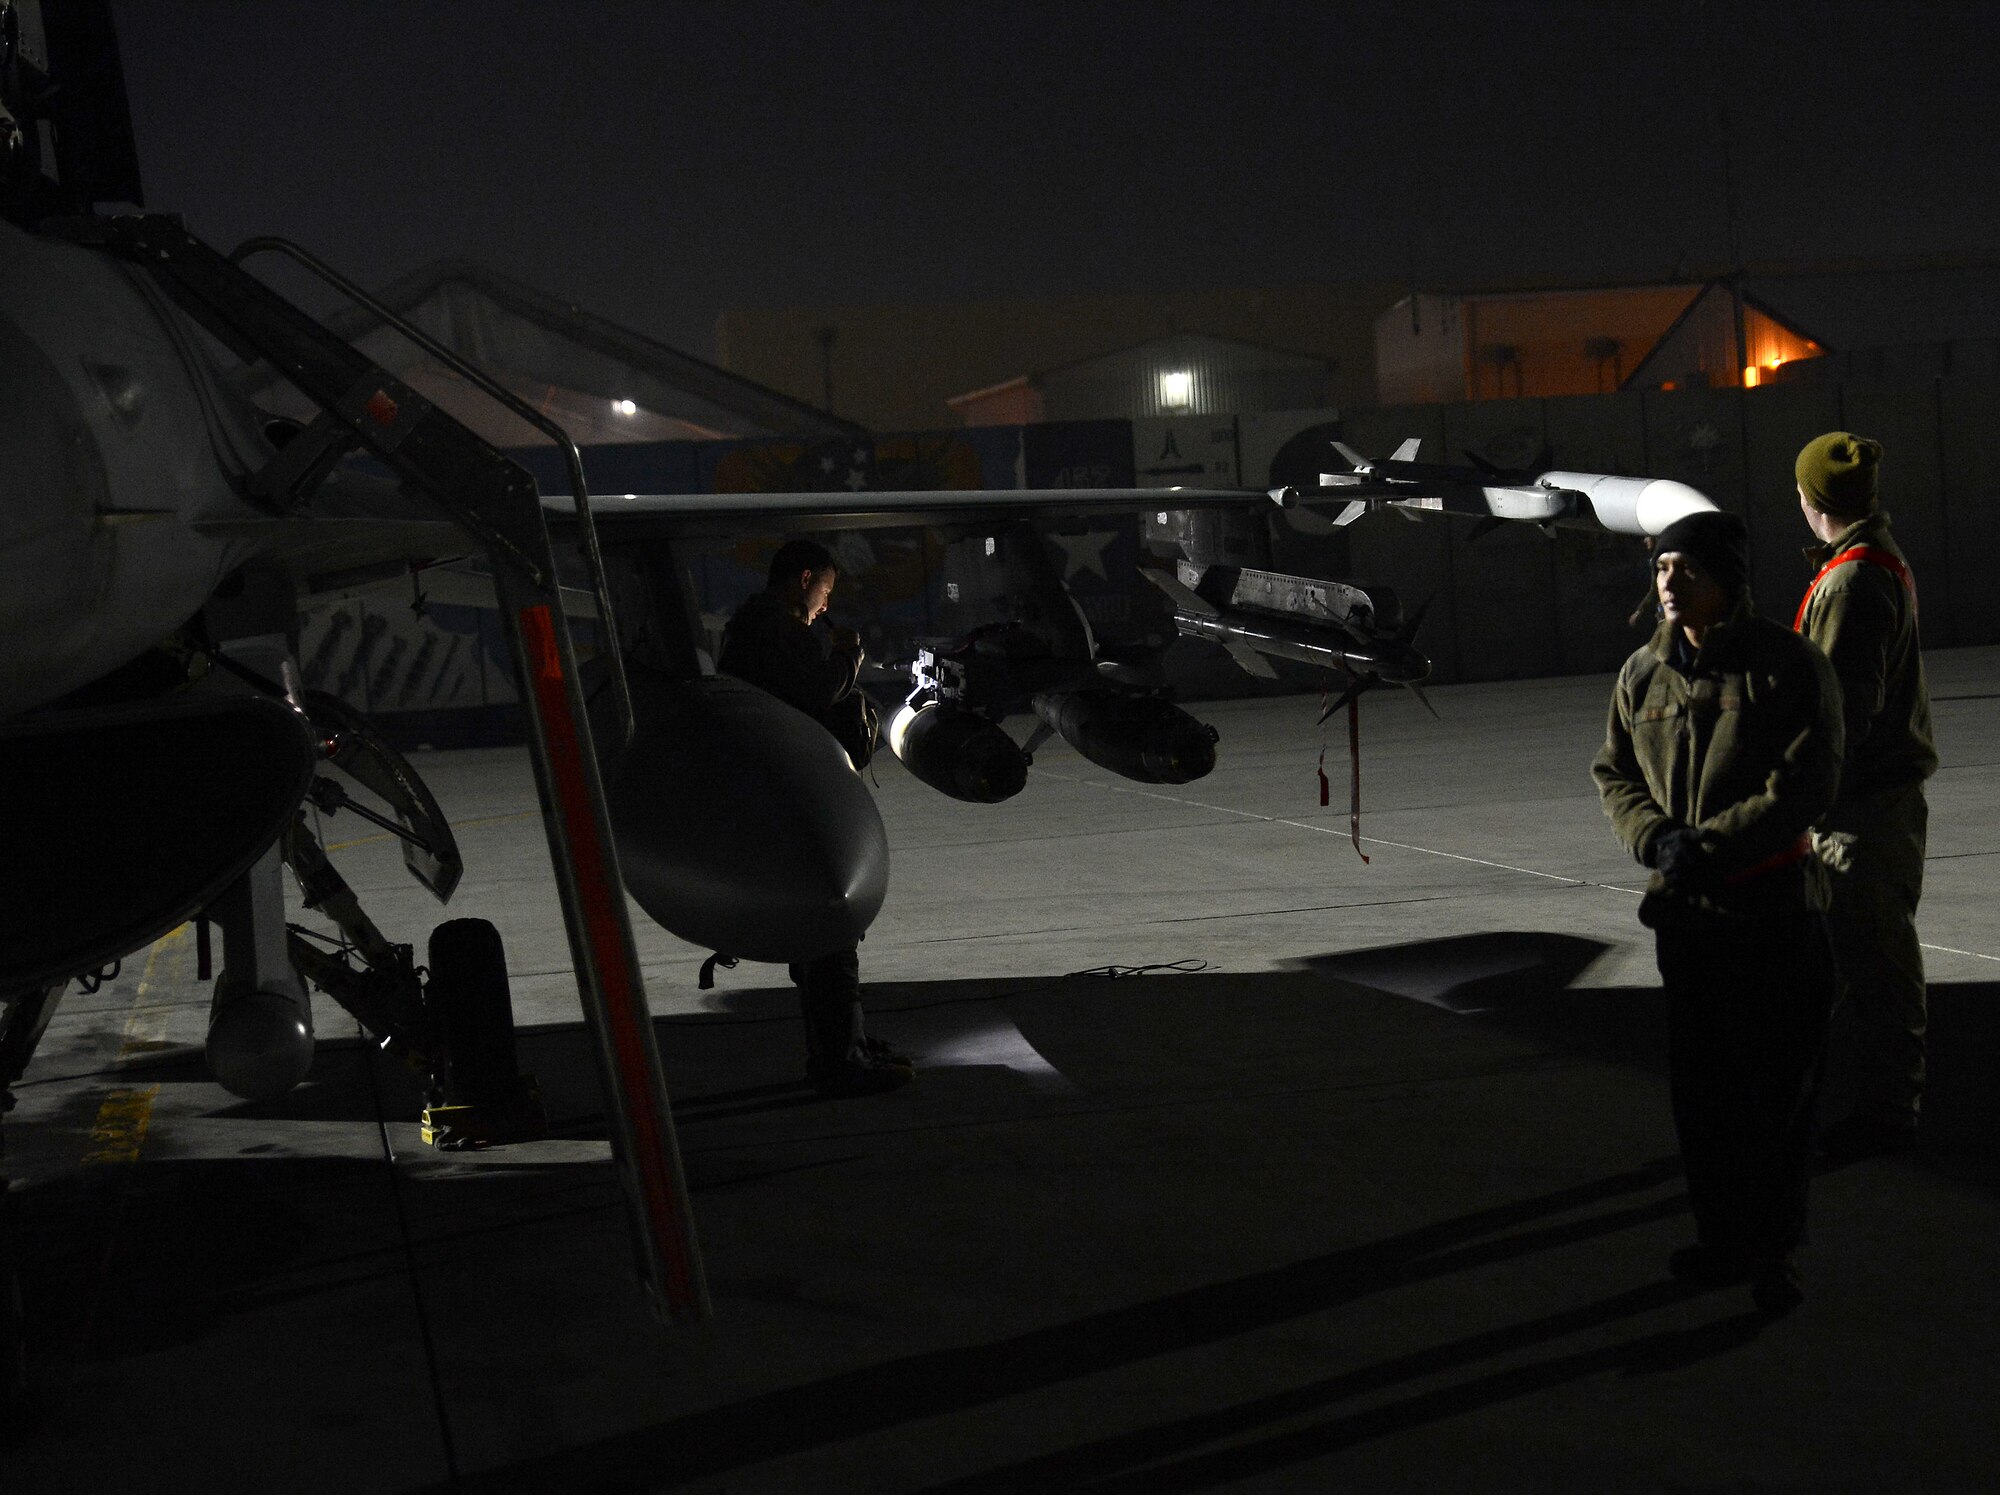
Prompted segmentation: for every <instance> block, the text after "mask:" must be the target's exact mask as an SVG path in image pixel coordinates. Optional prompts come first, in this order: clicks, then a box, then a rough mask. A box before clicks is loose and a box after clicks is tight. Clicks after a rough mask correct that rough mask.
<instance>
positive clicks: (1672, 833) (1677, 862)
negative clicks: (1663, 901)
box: [1646, 825, 1708, 893]
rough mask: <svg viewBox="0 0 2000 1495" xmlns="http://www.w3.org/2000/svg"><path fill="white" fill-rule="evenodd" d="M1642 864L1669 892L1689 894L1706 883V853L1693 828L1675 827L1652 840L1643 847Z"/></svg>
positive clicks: (1698, 832) (1697, 833)
mask: <svg viewBox="0 0 2000 1495" xmlns="http://www.w3.org/2000/svg"><path fill="white" fill-rule="evenodd" d="M1646 862H1647V865H1648V866H1650V867H1652V868H1653V870H1654V871H1656V872H1658V873H1659V874H1660V880H1661V881H1662V882H1664V883H1665V884H1666V885H1667V887H1668V889H1669V890H1670V891H1673V892H1677V893H1684V892H1689V891H1691V890H1692V889H1694V888H1696V887H1698V886H1699V885H1700V884H1701V883H1703V882H1704V881H1706V880H1707V873H1708V853H1707V852H1706V851H1704V850H1702V846H1701V832H1700V831H1698V830H1696V829H1695V828H1694V827H1693V826H1687V825H1682V826H1676V827H1675V828H1674V829H1672V830H1669V831H1661V832H1660V833H1659V834H1658V835H1657V836H1655V837H1653V839H1652V840H1651V841H1648V842H1647V843H1646Z"/></svg>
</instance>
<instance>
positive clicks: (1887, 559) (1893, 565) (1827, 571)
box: [1792, 545, 1917, 633]
mask: <svg viewBox="0 0 2000 1495" xmlns="http://www.w3.org/2000/svg"><path fill="white" fill-rule="evenodd" d="M1856 561H1866V562H1867V563H1868V564H1869V565H1871V566H1880V567H1881V568H1882V569H1883V570H1884V571H1887V572H1888V573H1889V574H1890V575H1892V576H1894V577H1895V578H1896V580H1898V581H1900V582H1901V583H1902V584H1903V590H1904V591H1906V592H1908V593H1909V594H1910V611H1911V612H1915V611H1916V610H1917V579H1916V578H1915V577H1914V576H1912V575H1910V568H1909V567H1908V566H1906V565H1904V564H1903V562H1902V559H1901V557H1899V556H1896V555H1893V554H1891V553H1890V552H1889V551H1886V550H1884V549H1882V548H1881V547H1880V546H1879V545H1855V546H1852V547H1850V548H1849V549H1846V550H1843V551H1841V553H1840V554H1839V555H1837V556H1835V557H1834V558H1833V559H1832V560H1830V561H1828V562H1827V563H1826V564H1825V565H1824V566H1821V567H1820V568H1819V571H1818V573H1817V574H1816V575H1815V576H1814V577H1813V579H1812V582H1811V584H1810V585H1809V586H1807V587H1806V594H1805V596H1803V597H1801V598H1800V599H1799V611H1798V616H1797V617H1795V618H1793V619H1792V632H1794V633H1803V632H1804V631H1805V626H1806V609H1807V608H1808V607H1811V606H1812V600H1813V593H1814V592H1817V591H1818V590H1819V584H1820V583H1821V582H1823V581H1825V580H1826V579H1827V577H1829V576H1831V575H1832V574H1833V573H1834V572H1836V571H1838V570H1839V569H1840V568H1841V567H1842V566H1848V565H1852V564H1853V563H1854V562H1856Z"/></svg>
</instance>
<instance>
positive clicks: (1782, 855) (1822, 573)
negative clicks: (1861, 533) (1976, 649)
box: [1723, 545, 1917, 885]
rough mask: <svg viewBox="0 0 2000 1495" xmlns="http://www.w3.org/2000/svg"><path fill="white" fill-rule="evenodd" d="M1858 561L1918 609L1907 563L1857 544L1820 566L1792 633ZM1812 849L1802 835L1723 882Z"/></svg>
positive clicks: (1789, 862)
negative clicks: (1891, 581) (1886, 576)
mask: <svg viewBox="0 0 2000 1495" xmlns="http://www.w3.org/2000/svg"><path fill="white" fill-rule="evenodd" d="M1856 561H1864V562H1866V563H1867V564H1869V565H1871V566H1880V567H1881V568H1882V569H1883V570H1884V571H1887V572H1889V573H1890V574H1892V575H1893V576H1895V578H1896V579H1897V580H1898V581H1900V582H1902V584H1903V589H1904V590H1905V591H1907V592H1908V593H1909V594H1910V610H1911V611H1912V612H1914V611H1915V610H1916V606H1917V582H1916V578H1915V577H1913V576H1911V575H1910V568H1909V567H1908V566H1906V565H1904V564H1903V562H1902V561H1901V560H1900V559H1899V558H1898V557H1896V556H1894V555H1892V554H1891V553H1890V552H1888V551H1886V550H1883V549H1882V548H1881V547H1880V546H1876V545H1856V546H1853V547H1851V548H1850V549H1847V550H1843V551H1841V553H1840V554H1839V555H1837V556H1834V557H1833V558H1832V559H1831V560H1829V561H1828V562H1827V563H1826V564H1825V565H1824V566H1821V567H1820V568H1819V571H1818V573H1817V574H1815V575H1814V577H1813V579H1812V582H1811V583H1810V584H1809V585H1808V586H1807V587H1806V594H1805V596H1803V597H1801V598H1800V599H1799V611H1798V616H1797V617H1795V618H1793V619H1792V632H1794V633H1801V632H1803V631H1804V630H1805V623H1806V608H1807V607H1809V606H1811V604H1812V599H1813V593H1814V592H1816V591H1818V590H1819V584H1820V583H1821V582H1823V581H1825V580H1826V579H1827V577H1828V576H1830V575H1832V574H1833V573H1834V572H1835V571H1837V570H1838V569H1839V568H1840V567H1842V566H1849V565H1853V564H1854V563H1855V562H1856ZM1809 850H1811V843H1810V842H1809V841H1808V839H1807V838H1806V837H1804V836H1800V837H1799V838H1798V840H1796V841H1794V842H1793V843H1792V844H1791V845H1789V846H1787V847H1786V848H1785V849H1784V850H1783V851H1780V852H1778V853H1777V854H1776V855H1775V856H1769V857H1766V858H1765V859H1764V860H1763V861H1761V862H1759V863H1757V865H1756V866H1754V867H1745V868H1744V869H1743V870H1742V871H1741V872H1737V873H1733V874H1732V875H1730V876H1729V877H1726V878H1724V879H1723V881H1724V882H1726V883H1729V884H1731V885H1734V884H1737V883H1744V882H1748V881H1750V879H1751V878H1753V877H1761V876H1762V875H1763V874H1764V873H1766V872H1775V871H1777V870H1778V868H1780V867H1789V866H1791V865H1792V864H1793V863H1794V862H1802V861H1804V860H1805V857H1806V853H1807V852H1808V851H1809Z"/></svg>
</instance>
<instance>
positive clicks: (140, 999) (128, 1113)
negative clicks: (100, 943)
mask: <svg viewBox="0 0 2000 1495" xmlns="http://www.w3.org/2000/svg"><path fill="white" fill-rule="evenodd" d="M193 927H194V926H193V925H192V924H183V925H181V926H180V928H178V929H174V930H170V931H169V932H168V933H166V934H164V935H162V936H161V937H160V938H159V939H157V940H155V941H154V942H153V948H152V949H151V950H149V951H147V952H146V969H145V970H144V971H143V972H141V973H140V976H139V985H138V989H137V990H136V991H135V992H134V993H133V995H132V1010H131V1011H130V1012H128V1013H127V1014H126V1015H125V1030H124V1035H123V1038H122V1040H121V1041H120V1043H119V1045H118V1057H119V1059H120V1060H125V1059H130V1058H132V1057H134V1056H135V1055H137V1054H141V1053H144V1052H146V1051H148V1050H151V1049H156V1048H158V1047H160V1045H162V1044H163V1043H164V1042H165V1041H166V1037H167V1013H168V1010H169V1009H168V1007H166V1006H165V1005H161V1004H156V1003H149V1002H148V1001H147V1000H146V996H147V994H148V993H149V992H151V991H152V989H153V987H154V985H155V981H156V978H157V977H158V976H160V975H161V974H162V973H161V969H160V968H161V962H162V957H165V962H166V965H167V967H168V974H171V975H172V976H173V977H175V978H178V977H180V976H181V975H182V974H183V972H184V971H185V969H186V966H187V956H188V931H189V930H190V929H192V928H193ZM159 1095H160V1087H159V1086H158V1085H148V1086H146V1087H145V1088H144V1089H141V1090H114V1091H112V1092H111V1093H110V1094H109V1095H107V1096H105V1097H104V1099H103V1100H102V1101H100V1102H99V1103H98V1107H97V1119H96V1121H94V1122H93V1123H92V1124H91V1128H90V1140H91V1144H92V1146H91V1149H90V1151H89V1152H86V1153H85V1154H84V1155H83V1162H84V1163H86V1164H102V1163H136V1162H138V1161H139V1149H140V1147H141V1146H143V1145H144V1143H145V1141H146V1130H147V1128H148V1127H150V1126H151V1125H152V1124H153V1102H154V1101H155V1100H157V1099H159Z"/></svg>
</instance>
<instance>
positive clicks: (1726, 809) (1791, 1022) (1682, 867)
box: [1591, 512, 1840, 1315]
mask: <svg viewBox="0 0 2000 1495" xmlns="http://www.w3.org/2000/svg"><path fill="white" fill-rule="evenodd" d="M1652 566H1653V605H1654V606H1655V607H1656V608H1657V610H1658V613H1659V619H1660V621H1659V626H1658V627H1657V628H1656V629H1655V630H1654V633H1653V637H1652V640H1651V641H1650V642H1649V643H1647V644H1646V645H1645V646H1644V647H1643V648H1641V649H1639V650H1638V651H1637V652H1636V653H1635V654H1633V655H1632V657H1631V658H1630V659H1628V660H1626V661H1625V667H1624V668H1623V669H1622V670H1620V671H1619V674H1618V684H1617V687H1616V689H1615V691H1614V692H1613V694H1612V699H1611V713H1610V720H1609V722H1608V724H1607V725H1606V728H1605V740H1604V747H1603V749H1602V750H1601V751H1600V752H1599V753H1598V755H1597V759H1596V761H1595V762H1594V763H1593V764H1592V765H1591V772H1592V775H1593V776H1594V777H1595V778H1596V780H1597V787H1598V792H1599V793H1600V794H1601V795H1602V796H1603V799H1604V812H1605V814H1606V815H1608V816H1610V817H1611V823H1612V828H1613V829H1614V830H1615V831H1616V832H1617V835H1618V837H1619V839H1620V840H1621V841H1623V842H1624V843H1625V845H1626V846H1627V847H1628V848H1630V849H1631V851H1632V853H1633V854H1634V855H1635V856H1636V857H1637V858H1638V859H1639V861H1640V862H1641V863H1642V864H1643V865H1645V866H1647V867H1649V868H1651V869H1652V872H1653V876H1652V880H1651V881H1650V882H1649V884H1648V885H1647V889H1646V896H1645V898H1644V900H1643V901H1642V902H1641V903H1640V905H1639V919H1640V922H1641V923H1643V924H1645V925H1646V926H1647V927H1649V928H1650V929H1651V930H1652V931H1653V937H1654V941H1655V949H1656V954H1657V958H1658V961H1659V967H1660V980H1661V983H1662V985H1664V986H1665V987H1666V992H1667V1068H1668V1079H1669V1089H1670V1092H1671V1095H1672V1100H1673V1111H1674V1128H1675V1131H1676V1132H1677V1133H1678V1134H1679V1137H1680V1143H1681V1157H1682V1160H1683V1162H1684V1164H1685V1166H1686V1171H1687V1193H1688V1204H1689V1207H1690V1208H1691V1209H1692V1210H1693V1212H1694V1225H1695V1239H1694V1242H1693V1244H1691V1245H1688V1246H1684V1247H1682V1248H1681V1249H1680V1250H1679V1251H1676V1252H1674V1254H1673V1255H1672V1257H1670V1258H1669V1260H1668V1267H1669V1269H1670V1270H1671V1271H1672V1272H1673V1273H1674V1274H1675V1275H1676V1276H1678V1277H1681V1278H1684V1279H1687V1280H1690V1281H1698V1282H1702V1283H1705V1284H1720V1283H1724V1282H1737V1281H1748V1282H1749V1283H1750V1285H1751V1289H1750V1290H1751V1294H1752V1296H1753V1298H1754V1299H1755V1301H1756V1303H1757V1306H1758V1308H1759V1309H1760V1310H1762V1311H1763V1312H1764V1313H1766V1314H1771V1315H1776V1314H1780V1313H1785V1312H1788V1311H1789V1310H1791V1309H1792V1308H1795V1307H1797V1306H1798V1304H1799V1303H1800V1302H1801V1301H1802V1300H1803V1297H1804V1290H1803V1288H1802V1286H1801V1284H1800V1275H1799V1261H1798V1250H1799V1244H1800V1241H1801V1239H1802V1237H1803V1233H1804V1230H1805V1220H1806V1186H1807V1180H1808V1177H1809V1174H1810V1167H1809V1164H1810V1161H1811V1136H1812V1133H1811V1128H1812V1117H1813V1111H1814V1109H1815V1106H1816V1103H1817V1100H1818V1094H1819V1075H1820V1063H1819V1060H1820V1053H1821V1047H1822V1044H1823V1043H1824V1041H1825V1037H1826V1022H1827V1016H1828V1014H1829V1013H1830V1012H1831V1010H1832V1007H1833V959H1832V953H1831V950H1830V949H1829V947H1828V944H1827V936H1826V928H1825V924H1824V921H1823V919H1822V916H1821V911H1822V910H1823V909H1824V908H1825V906H1826V874H1825V872H1824V870H1823V869H1822V868H1821V867H1820V865H1819V864H1818V863H1817V862H1816V861H1814V860H1813V859H1812V857H1811V855H1810V846H1809V842H1808V840H1807V832H1808V830H1809V829H1810V828H1811V826H1812V825H1813V823H1814V822H1815V821H1816V820H1818V819H1819V818H1820V817H1821V816H1823V815H1824V814H1825V813H1826V810H1827V807H1828V806H1829V805H1831V804H1832V803H1833V795H1834V787H1835V784H1836V781H1837V780H1838V778H1839V774H1840V690H1839V686H1838V685H1837V684H1836V683H1835V681H1834V678H1833V671H1832V669H1831V668H1830V667H1829V666H1828V665H1827V662H1826V656H1824V655H1823V654H1821V653H1820V652H1819V650H1818V649H1816V648H1814V647H1813V646H1812V644H1811V643H1809V642H1808V641H1807V640H1805V639H1802V638H1800V637H1799V636H1798V635H1797V634H1796V633H1794V632H1792V631H1791V630H1790V629H1787V628H1786V627H1785V626H1784V625H1783V624H1782V623H1778V622H1774V621H1772V620H1770V619H1768V618H1761V617H1759V616H1757V612H1756V609H1755V608H1754V607H1753V606H1752V605H1751V602H1750V598H1749V587H1748V583H1749V550H1748V544H1747V541H1746V537H1745V532H1744V527H1743V521H1742V520H1741V519H1738V518H1737V517H1735V516H1734V515H1732V514H1724V513H1720V512H1709V513H1700V514H1692V515H1689V516H1688V517H1686V518H1684V519H1680V520H1677V521H1675V522H1674V523H1673V524H1671V525H1669V526H1667V528H1666V529H1665V530H1663V531H1662V532H1661V533H1660V535H1659V537H1658V538H1657V539H1656V540H1655V542H1654V546H1653V560H1652Z"/></svg>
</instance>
